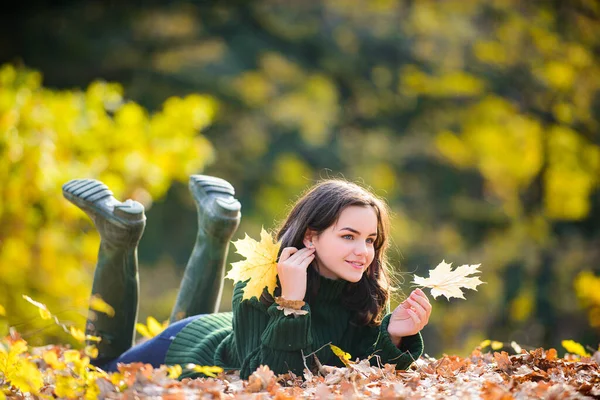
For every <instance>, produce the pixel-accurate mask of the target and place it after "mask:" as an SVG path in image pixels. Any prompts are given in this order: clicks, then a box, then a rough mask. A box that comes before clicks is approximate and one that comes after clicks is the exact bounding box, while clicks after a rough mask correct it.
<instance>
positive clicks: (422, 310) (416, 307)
mask: <svg viewBox="0 0 600 400" xmlns="http://www.w3.org/2000/svg"><path fill="white" fill-rule="evenodd" d="M408 302H409V303H410V305H411V307H412V310H413V311H415V312H416V313H417V314H418V315H419V317H420V318H423V317H425V316H427V310H425V308H424V307H423V306H422V305H421V304H419V303H418V302H417V301H415V300H413V299H412V298H410V297H409V298H408Z"/></svg>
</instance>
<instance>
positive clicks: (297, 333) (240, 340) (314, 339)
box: [165, 277, 423, 379]
mask: <svg viewBox="0 0 600 400" xmlns="http://www.w3.org/2000/svg"><path fill="white" fill-rule="evenodd" d="M320 280H321V282H320V285H319V292H318V294H317V296H316V298H315V299H314V301H312V303H311V304H306V305H305V306H304V307H303V309H304V310H306V311H308V314H307V315H302V316H296V317H294V316H291V315H290V316H287V317H286V316H284V314H283V311H281V310H278V309H277V304H272V305H271V306H266V305H264V304H263V303H261V302H259V301H258V300H257V299H256V298H252V299H250V300H244V301H242V296H243V289H244V287H245V286H246V284H245V283H243V282H239V283H237V284H236V285H235V288H234V292H233V300H232V305H233V312H232V313H231V312H229V313H217V314H209V315H206V316H203V317H201V318H199V319H197V320H195V321H193V322H191V323H190V324H189V325H187V326H186V327H185V328H183V330H181V331H180V332H179V333H178V334H177V336H176V337H175V339H174V341H173V343H172V344H171V346H170V347H169V350H168V352H167V356H166V360H165V362H166V364H168V365H174V364H181V365H182V366H184V367H185V364H187V363H193V364H196V365H218V366H220V367H223V368H224V369H226V370H231V369H239V370H240V376H241V377H242V378H244V379H247V378H248V376H249V375H250V374H252V372H254V371H255V370H256V368H258V367H259V366H260V365H268V366H269V368H271V369H272V370H273V371H274V372H275V373H278V374H282V373H286V372H288V371H292V372H294V373H295V374H298V375H300V376H301V375H302V371H303V369H304V362H303V358H302V353H304V355H308V354H310V353H312V352H314V351H317V350H318V351H317V352H316V356H317V357H318V359H319V361H320V362H321V364H325V365H335V366H343V364H342V362H341V361H340V360H339V358H338V357H337V356H335V355H334V354H333V352H332V351H331V350H330V348H329V346H327V344H328V343H331V344H334V345H336V346H338V347H340V348H342V349H343V350H344V351H346V352H348V353H350V354H351V355H352V358H353V359H355V358H357V357H358V358H361V359H363V358H366V357H368V356H370V355H376V356H378V357H379V359H380V362H381V363H382V364H385V363H390V364H396V368H397V369H406V368H408V366H409V365H410V364H411V363H412V362H413V361H414V360H416V359H417V358H419V357H420V356H421V354H422V352H423V341H422V339H421V335H420V334H416V335H413V336H407V337H404V338H402V341H401V344H400V348H397V347H396V346H394V344H393V343H392V341H391V339H390V336H389V334H388V332H387V326H388V325H389V319H390V315H389V314H388V315H386V317H385V318H384V319H383V322H382V324H381V326H379V327H369V326H356V325H354V324H353V323H351V319H352V313H351V312H350V311H348V310H347V309H346V308H344V307H343V306H342V305H341V302H340V299H341V294H342V291H343V289H344V287H345V285H347V284H348V283H347V282H346V281H343V280H331V279H327V278H323V277H321V278H320ZM319 349H320V350H319ZM371 362H372V364H374V365H377V357H372V358H371ZM306 364H307V365H308V366H309V367H311V368H312V366H313V364H314V360H313V357H309V358H308V359H307V360H306ZM193 376H198V375H197V374H194V373H189V372H187V373H186V372H185V369H184V374H183V375H182V376H181V378H184V377H193Z"/></svg>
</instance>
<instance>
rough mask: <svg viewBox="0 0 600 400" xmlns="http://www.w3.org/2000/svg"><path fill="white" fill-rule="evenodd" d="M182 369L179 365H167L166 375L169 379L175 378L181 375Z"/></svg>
mask: <svg viewBox="0 0 600 400" xmlns="http://www.w3.org/2000/svg"><path fill="white" fill-rule="evenodd" d="M182 372H183V369H182V368H181V365H179V364H175V365H171V366H168V367H167V376H168V377H169V378H171V379H177V378H179V377H180V376H181V373H182Z"/></svg>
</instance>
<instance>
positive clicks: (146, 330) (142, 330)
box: [135, 316, 169, 339]
mask: <svg viewBox="0 0 600 400" xmlns="http://www.w3.org/2000/svg"><path fill="white" fill-rule="evenodd" d="M167 326H169V321H164V322H163V323H162V324H161V323H160V322H158V321H157V320H156V318H154V317H152V316H149V317H147V318H146V325H144V324H142V323H140V322H138V323H136V324H135V330H136V331H137V332H138V333H139V334H140V335H142V336H143V337H146V338H148V339H150V338H153V337H154V336H157V335H158V334H159V333H161V332H162V331H164V330H165V329H166V328H167Z"/></svg>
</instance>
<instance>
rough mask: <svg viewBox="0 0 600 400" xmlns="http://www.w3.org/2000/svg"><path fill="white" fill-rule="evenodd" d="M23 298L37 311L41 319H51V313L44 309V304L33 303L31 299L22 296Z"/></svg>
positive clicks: (46, 308)
mask: <svg viewBox="0 0 600 400" xmlns="http://www.w3.org/2000/svg"><path fill="white" fill-rule="evenodd" d="M23 298H24V299H25V300H27V301H28V302H30V303H31V304H33V305H34V306H36V307H37V308H38V309H39V311H40V316H41V317H42V319H50V318H52V313H51V312H50V310H48V307H46V305H45V304H42V303H40V302H39V301H35V300H33V299H32V298H31V297H29V296H26V295H23Z"/></svg>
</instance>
